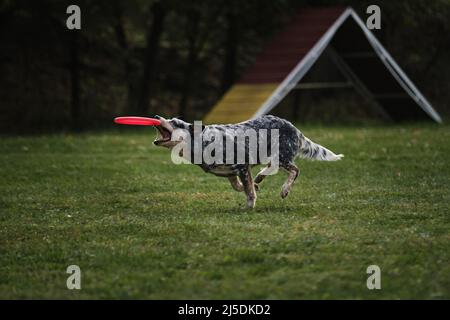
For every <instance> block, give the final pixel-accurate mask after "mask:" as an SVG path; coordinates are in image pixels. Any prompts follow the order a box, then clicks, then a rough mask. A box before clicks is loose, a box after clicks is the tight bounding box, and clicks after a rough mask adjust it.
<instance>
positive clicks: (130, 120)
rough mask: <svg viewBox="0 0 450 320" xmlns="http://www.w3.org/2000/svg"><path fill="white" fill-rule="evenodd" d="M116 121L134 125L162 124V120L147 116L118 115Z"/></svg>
mask: <svg viewBox="0 0 450 320" xmlns="http://www.w3.org/2000/svg"><path fill="white" fill-rule="evenodd" d="M114 122H115V123H118V124H128V125H133V126H159V125H160V124H161V121H159V120H158V119H154V118H146V117H117V118H115V119H114Z"/></svg>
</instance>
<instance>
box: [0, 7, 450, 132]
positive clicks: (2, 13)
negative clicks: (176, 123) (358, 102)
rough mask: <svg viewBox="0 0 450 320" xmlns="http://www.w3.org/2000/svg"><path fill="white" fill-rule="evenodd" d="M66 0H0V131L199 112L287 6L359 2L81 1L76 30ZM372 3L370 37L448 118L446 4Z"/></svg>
mask: <svg viewBox="0 0 450 320" xmlns="http://www.w3.org/2000/svg"><path fill="white" fill-rule="evenodd" d="M69 4H71V2H70V1H60V0H40V1H25V0H15V1H7V0H4V1H0V43H1V50H0V101H1V103H0V130H1V131H2V132H18V131H27V132H33V131H40V130H46V131H55V130H61V129H65V128H70V127H73V128H76V129H82V128H83V127H85V128H98V127H105V126H108V125H110V123H111V122H110V119H111V117H113V116H115V115H119V114H136V113H139V114H140V115H145V114H147V113H150V114H154V113H160V114H165V115H170V116H177V115H182V116H183V117H185V118H187V119H190V120H192V119H201V118H202V117H203V115H204V114H205V112H206V111H207V110H209V108H211V106H212V105H213V104H214V103H215V102H216V101H217V99H218V98H219V97H220V96H221V94H222V93H223V92H224V90H225V89H226V88H228V87H229V86H230V84H231V83H233V81H235V80H237V79H238V78H239V76H240V74H241V73H242V72H243V70H244V69H245V68H246V67H247V66H248V65H249V64H251V63H252V61H253V59H254V58H255V55H256V54H257V53H258V52H259V51H260V50H261V49H262V48H263V46H264V44H265V43H266V42H267V41H268V40H270V39H271V37H272V36H273V35H274V34H276V32H277V31H279V30H280V28H281V27H282V26H283V23H284V22H285V21H287V20H288V19H289V17H290V16H291V15H292V14H293V13H295V12H296V10H298V9H299V8H301V7H303V6H308V5H309V6H311V5H313V6H315V5H336V4H340V5H352V6H353V7H354V8H355V9H356V10H357V11H358V12H359V14H360V15H361V17H362V18H363V19H364V18H365V16H366V13H365V8H366V7H367V5H368V4H371V2H370V1H294V0H276V1H274V0H270V1H269V0H267V1H259V0H248V1H238V0H231V1H230V0H218V1H208V0H196V1H181V0H166V1H161V2H157V1H155V0H153V1H143V0H131V1H121V0H114V1H105V0H102V1H93V0H82V1H78V2H77V4H78V5H79V6H80V7H81V11H82V30H80V31H69V30H67V29H66V28H65V20H66V18H67V14H66V13H65V12H66V7H67V6H68V5H69ZM378 4H379V5H380V6H381V9H382V29H381V30H380V31H376V32H375V33H376V35H377V36H378V37H379V38H380V39H381V41H382V42H383V44H385V45H386V47H387V48H388V50H390V51H391V52H392V54H393V56H394V58H396V59H397V60H398V61H399V62H400V65H401V66H402V67H404V68H405V70H406V72H407V74H409V75H410V76H411V78H412V80H413V81H414V82H416V83H417V84H418V86H419V87H420V89H422V91H423V92H424V94H425V96H427V97H428V98H429V99H430V101H431V102H432V103H433V105H434V106H435V108H436V109H437V110H438V111H440V112H441V113H444V114H448V110H447V109H448V108H447V106H448V104H447V101H448V100H449V96H448V94H449V92H450V90H449V88H448V84H449V78H448V77H449V74H450V72H449V68H450V67H449V65H450V63H449V62H450V61H449V58H448V57H449V56H450V52H449V50H450V47H449V44H450V41H448V34H449V33H450V30H449V28H450V24H449V22H448V17H449V16H450V13H449V10H450V5H449V2H448V1H444V0H433V1H425V0H417V1H406V0H401V1H400V0H399V1H380V2H378ZM155 8H157V9H158V10H156V9H155ZM74 33H76V34H77V35H76V36H74ZM74 52H75V53H76V54H74ZM319 120H320V118H319Z"/></svg>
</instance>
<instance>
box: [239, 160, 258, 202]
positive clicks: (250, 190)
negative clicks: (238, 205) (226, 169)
mask: <svg viewBox="0 0 450 320" xmlns="http://www.w3.org/2000/svg"><path fill="white" fill-rule="evenodd" d="M239 178H240V179H241V181H242V185H243V186H244V191H245V194H246V195H247V207H249V208H254V207H255V204H256V191H255V184H254V182H253V178H252V172H251V171H250V168H248V167H247V168H245V169H243V170H241V171H240V172H239Z"/></svg>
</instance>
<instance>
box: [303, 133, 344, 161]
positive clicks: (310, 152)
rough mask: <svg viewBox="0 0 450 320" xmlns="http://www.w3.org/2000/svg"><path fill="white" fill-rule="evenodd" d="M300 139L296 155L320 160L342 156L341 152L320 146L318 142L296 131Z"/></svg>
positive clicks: (333, 159)
mask: <svg viewBox="0 0 450 320" xmlns="http://www.w3.org/2000/svg"><path fill="white" fill-rule="evenodd" d="M298 137H299V139H300V148H299V150H298V156H299V157H300V158H305V159H312V160H320V161H337V160H341V158H343V157H344V155H343V154H335V153H334V152H333V151H331V150H328V149H327V148H325V147H322V146H321V145H320V144H317V143H314V142H312V141H311V140H309V139H308V138H307V137H305V135H304V134H303V133H301V132H300V131H299V132H298Z"/></svg>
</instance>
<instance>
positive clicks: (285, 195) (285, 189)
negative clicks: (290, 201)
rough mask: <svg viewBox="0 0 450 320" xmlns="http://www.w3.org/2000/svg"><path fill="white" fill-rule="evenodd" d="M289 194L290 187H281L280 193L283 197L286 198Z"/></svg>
mask: <svg viewBox="0 0 450 320" xmlns="http://www.w3.org/2000/svg"><path fill="white" fill-rule="evenodd" d="M288 194H289V189H288V188H283V189H281V193H280V196H281V199H284V198H286V197H287V196H288Z"/></svg>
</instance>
